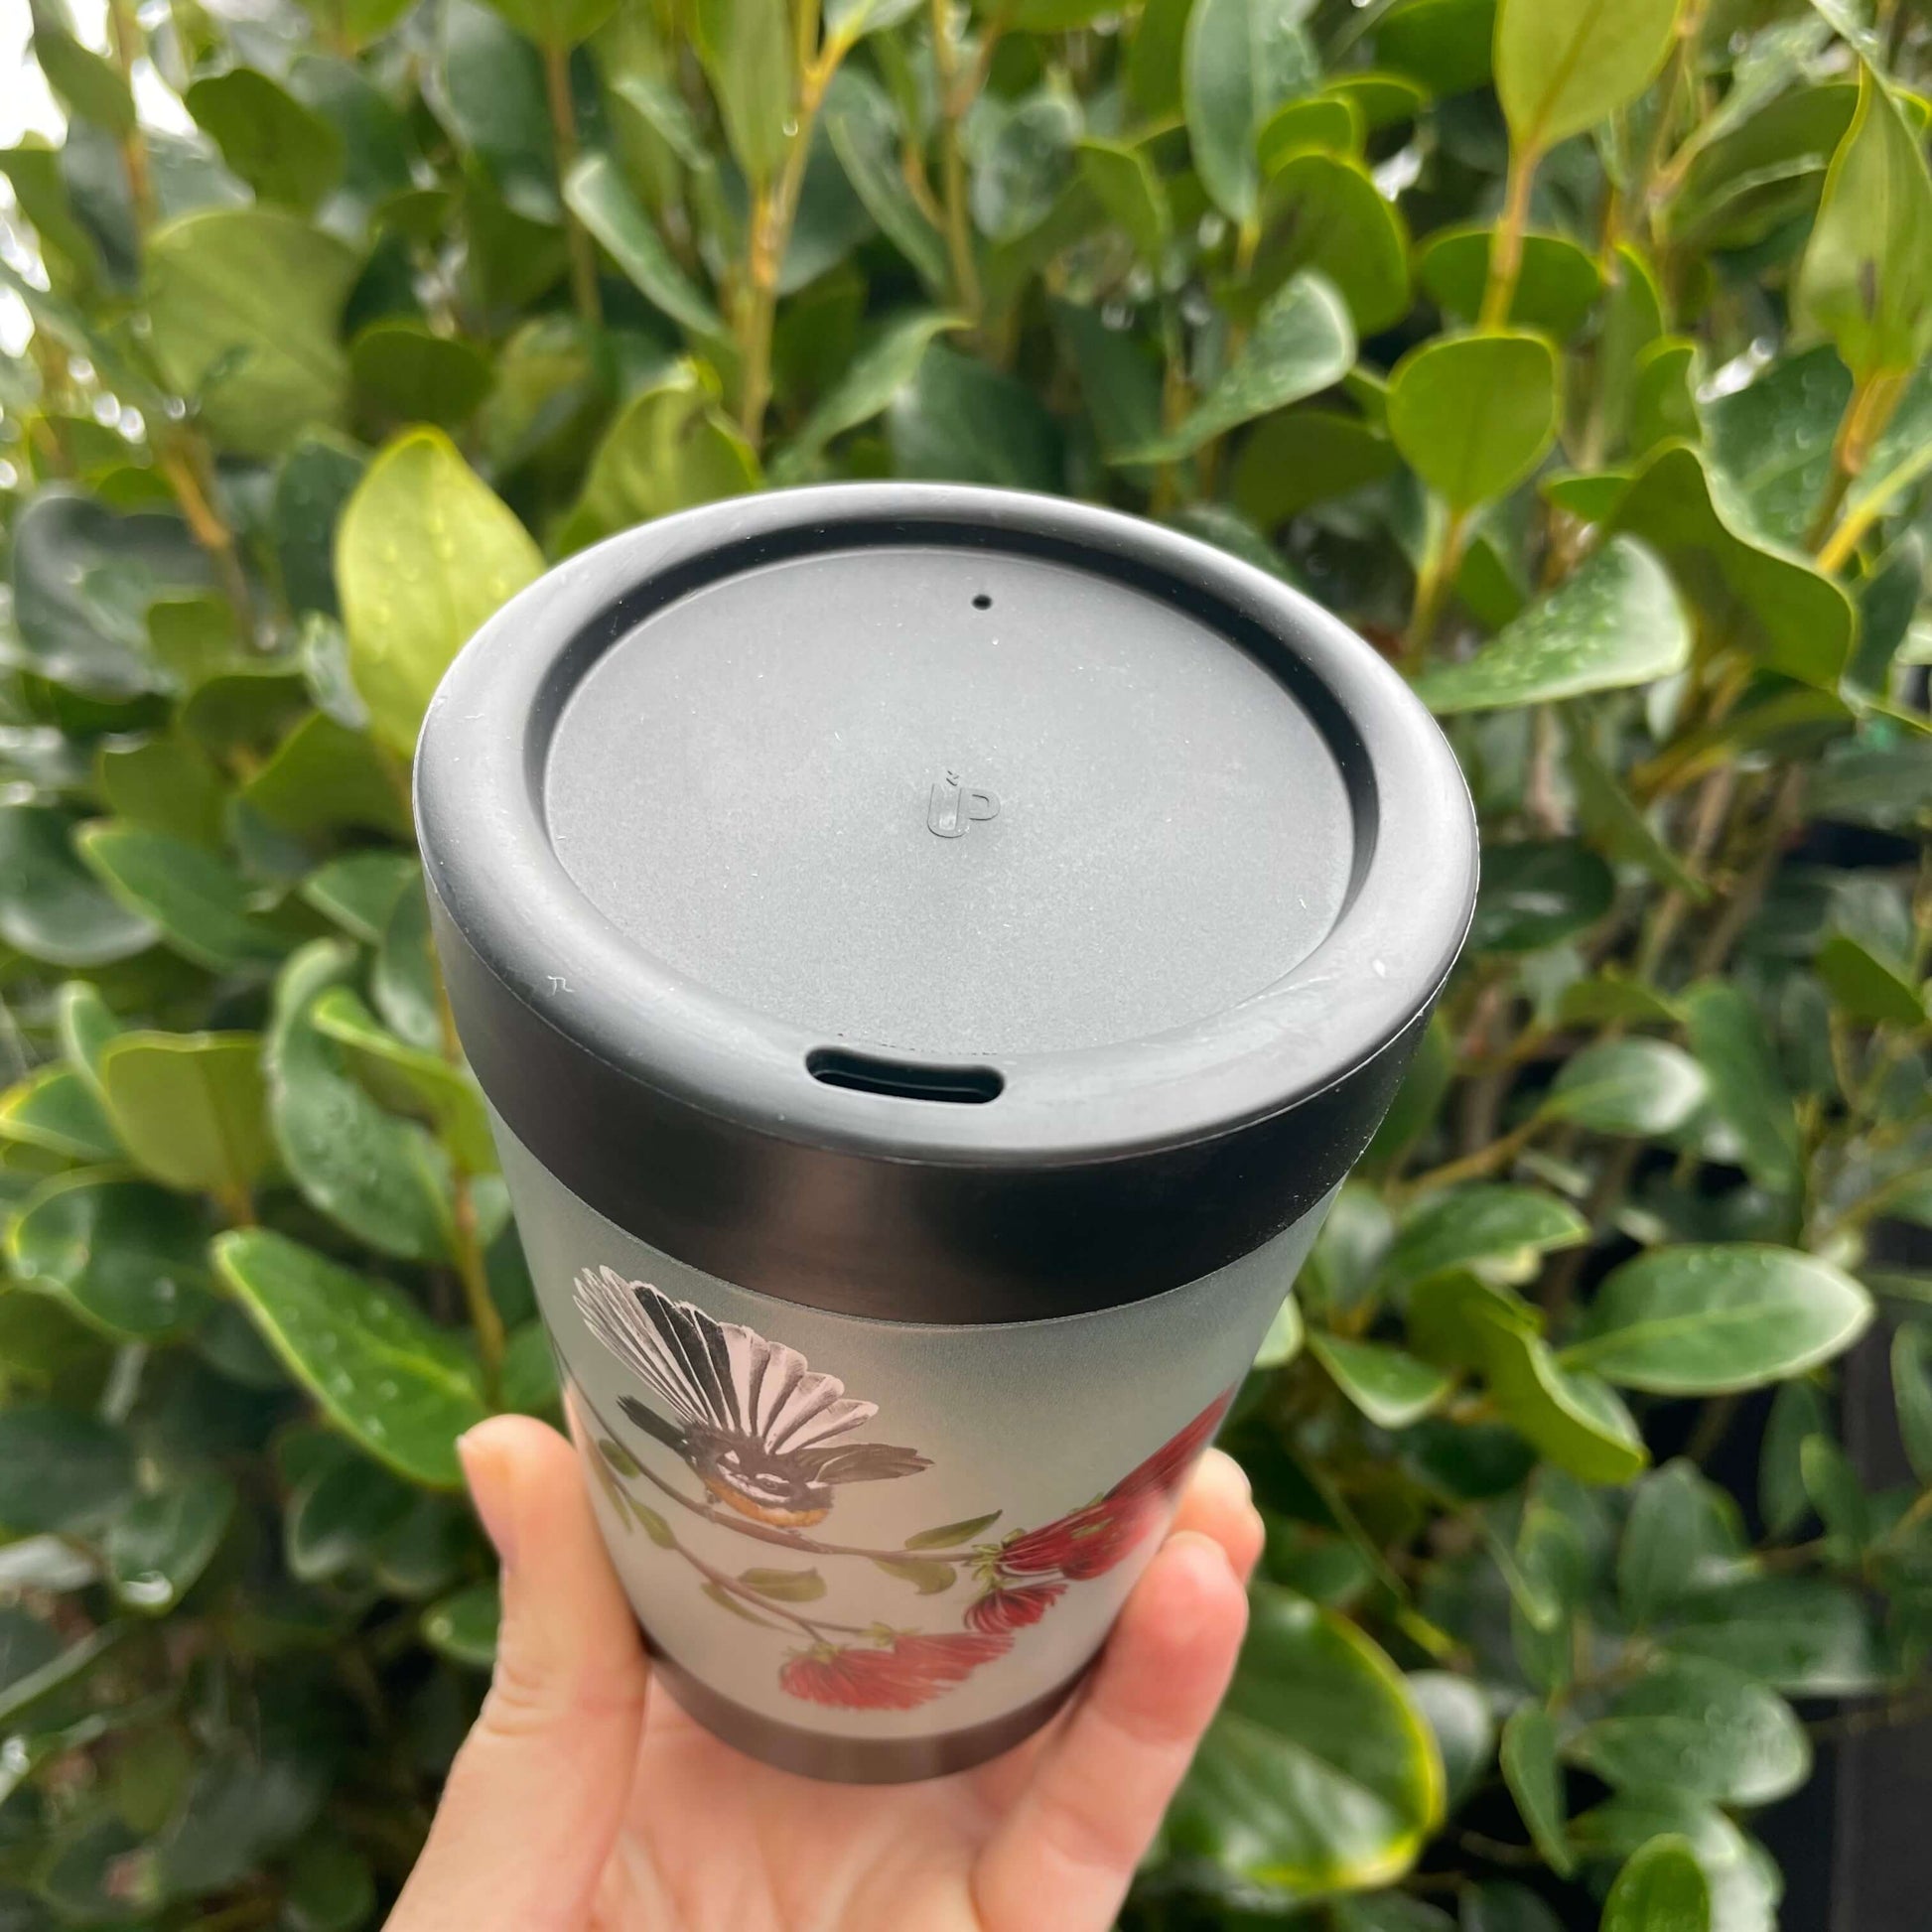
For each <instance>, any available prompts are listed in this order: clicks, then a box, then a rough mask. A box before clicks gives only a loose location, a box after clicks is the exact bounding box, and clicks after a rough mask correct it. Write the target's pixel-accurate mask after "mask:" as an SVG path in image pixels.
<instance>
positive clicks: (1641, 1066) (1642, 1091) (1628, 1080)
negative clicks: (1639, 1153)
mask: <svg viewBox="0 0 1932 1932" xmlns="http://www.w3.org/2000/svg"><path fill="white" fill-rule="evenodd" d="M1710 1090H1711V1083H1710V1081H1709V1080H1708V1079H1707V1078H1706V1076H1705V1072H1704V1069H1703V1068H1702V1067H1701V1066H1700V1065H1699V1064H1698V1063H1697V1061H1696V1060H1694V1059H1692V1058H1691V1056H1690V1055H1689V1054H1688V1053H1686V1052H1685V1051H1683V1049H1682V1048H1681V1047H1676V1046H1671V1045H1668V1044H1667V1043H1666V1042H1665V1041H1663V1040H1661V1039H1609V1040H1603V1041H1600V1042H1599V1043H1598V1044H1597V1045H1594V1046H1587V1047H1585V1048H1584V1050H1583V1051H1582V1052H1581V1053H1579V1054H1577V1055H1576V1057H1575V1058H1573V1059H1569V1060H1566V1061H1565V1062H1564V1064H1563V1069H1562V1071H1561V1072H1559V1073H1558V1075H1557V1077H1556V1080H1555V1083H1554V1084H1553V1085H1552V1086H1551V1088H1550V1094H1549V1098H1548V1099H1546V1100H1545V1101H1544V1103H1543V1111H1544V1112H1545V1114H1547V1115H1548V1116H1549V1117H1550V1118H1551V1119H1553V1120H1568V1121H1574V1122H1575V1123H1576V1124H1577V1125H1578V1126H1579V1127H1587V1128H1588V1129H1589V1130H1590V1131H1591V1132H1592V1133H1596V1134H1625V1135H1631V1136H1634V1137H1636V1138H1644V1137H1646V1136H1649V1135H1653V1134H1670V1133H1674V1132H1675V1131H1676V1130H1677V1129H1678V1128H1680V1127H1682V1126H1683V1125H1684V1123H1685V1122H1686V1121H1687V1120H1689V1119H1690V1117H1691V1115H1692V1114H1693V1113H1694V1112H1696V1110H1697V1109H1698V1108H1699V1107H1700V1106H1702V1105H1703V1103H1704V1101H1705V1099H1706V1097H1707V1096H1708V1095H1709V1093H1710Z"/></svg>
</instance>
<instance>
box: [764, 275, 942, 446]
mask: <svg viewBox="0 0 1932 1932" xmlns="http://www.w3.org/2000/svg"><path fill="white" fill-rule="evenodd" d="M961 327H963V325H962V323H961V322H960V320H959V319H958V318H957V317H955V316H944V315H932V314H928V313H924V312H914V313H913V314H910V315H903V316H899V317H897V318H896V319H895V320H893V321H892V322H889V323H887V324H885V325H884V326H883V327H882V328H881V330H880V332H879V334H878V335H877V336H876V337H875V338H874V339H873V340H872V342H871V343H870V344H869V345H867V346H866V347H865V348H864V349H862V350H861V351H860V352H859V353H858V354H857V355H856V356H854V358H853V360H852V362H851V364H850V366H849V367H848V368H847V369H846V371H845V373H844V374H843V375H841V376H840V377H839V379H838V381H837V382H836V383H834V384H833V386H832V387H831V388H830V389H829V390H827V392H826V393H825V394H824V395H823V396H821V397H820V398H819V400H818V401H817V403H815V404H814V405H813V408H812V412H811V414H810V415H809V416H807V417H806V418H805V420H804V422H803V423H801V424H800V425H799V427H798V431H797V434H796V435H795V436H793V438H792V440H791V442H790V444H789V445H788V446H787V447H786V449H785V452H784V456H783V459H782V461H781V464H780V465H778V466H774V480H776V481H779V482H783V481H785V480H786V479H787V478H788V477H789V476H790V474H791V473H792V471H793V470H794V469H796V468H798V467H800V466H803V465H806V464H809V462H810V461H811V459H812V458H814V457H816V456H817V455H818V454H819V452H820V451H821V450H823V449H824V448H825V446H826V445H827V444H828V443H830V442H831V441H832V439H833V438H834V437H836V436H841V435H843V434H844V433H845V431H847V430H849V429H857V428H858V427H859V425H860V424H862V423H868V422H870V421H872V419H873V418H874V417H875V416H877V415H879V414H880V413H881V412H882V411H883V410H884V409H886V408H887V407H888V405H890V403H891V402H892V400H893V398H894V397H895V396H896V395H897V394H898V392H899V391H900V390H901V389H902V388H904V386H905V385H906V384H907V383H908V382H910V381H911V380H912V378H913V377H914V376H915V375H916V374H917V373H918V368H919V363H920V362H921V360H923V358H924V356H925V351H926V347H927V345H929V344H930V343H932V342H933V341H934V340H935V339H936V338H937V337H939V336H942V335H944V334H945V333H946V332H947V331H948V330H952V329H958V328H961Z"/></svg>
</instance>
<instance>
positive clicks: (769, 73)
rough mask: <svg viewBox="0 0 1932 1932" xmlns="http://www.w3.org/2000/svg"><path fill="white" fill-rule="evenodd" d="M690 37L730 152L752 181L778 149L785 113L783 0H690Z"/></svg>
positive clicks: (771, 166)
mask: <svg viewBox="0 0 1932 1932" xmlns="http://www.w3.org/2000/svg"><path fill="white" fill-rule="evenodd" d="M692 29H693V34H692V37H693V39H694V41H695V42H696V45H697V51H698V58H699V59H700V60H701V61H702V62H703V63H704V69H705V75H706V77H707V78H708V79H709V80H710V82H711V87H712V92H713V93H714V94H715V95H716V96H717V100H718V107H719V111H720V113H721V114H722V115H723V117H724V122H725V132H726V135H727V137H728V138H729V139H730V141H731V148H732V153H733V154H734V155H736V156H737V157H738V165H739V166H740V167H741V168H743V169H744V170H745V173H746V175H747V177H748V178H749V179H750V180H751V181H752V182H753V184H754V185H758V184H761V183H763V182H767V181H769V180H770V179H771V176H772V175H773V174H774V173H775V172H776V169H777V166H778V162H779V160H780V158H781V157H782V156H783V153H784V146H785V136H784V132H783V129H784V124H785V122H786V121H787V120H789V119H790V118H791V111H792V79H791V22H790V19H789V17H788V16H787V14H786V11H785V8H784V5H783V0H696V4H695V6H694V9H693V15H692Z"/></svg>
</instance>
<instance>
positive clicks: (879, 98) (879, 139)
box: [824, 66, 949, 295]
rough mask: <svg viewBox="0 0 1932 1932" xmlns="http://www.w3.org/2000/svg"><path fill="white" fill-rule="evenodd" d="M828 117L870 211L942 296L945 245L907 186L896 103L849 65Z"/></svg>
mask: <svg viewBox="0 0 1932 1932" xmlns="http://www.w3.org/2000/svg"><path fill="white" fill-rule="evenodd" d="M824 121H825V132H826V137H827V139H828V140H830V142H831V144H832V151H833V152H834V153H835V154H836V155H837V156H838V159H839V165H840V166H841V167H842V168H843V169H844V170H845V174H846V179H847V180H848V181H849V182H850V183H851V184H852V189H853V193H854V194H856V195H857V196H858V197H859V199H860V201H861V202H863V203H864V204H865V207H866V211H867V213H869V214H870V215H871V216H872V218H873V219H874V220H875V221H877V222H878V223H879V227H880V230H881V232H882V233H884V234H885V235H887V236H889V237H890V238H891V240H892V243H893V246H894V247H895V248H897V250H898V252H899V253H900V254H901V255H903V256H904V257H905V259H906V260H907V261H908V262H910V263H911V265H912V267H913V268H914V269H915V270H916V271H917V273H918V276H919V279H920V280H921V281H922V282H923V283H924V284H925V286H926V287H927V288H928V289H929V290H931V291H932V292H933V293H934V294H935V295H943V293H944V292H945V290H946V288H947V286H948V275H949V270H948V268H947V265H946V244H945V241H944V238H943V237H942V236H941V235H940V233H939V230H938V229H937V228H936V227H935V226H934V225H933V223H932V220H931V218H930V217H929V216H928V214H927V212H926V210H925V209H924V208H923V207H920V205H919V203H918V202H917V201H916V200H915V199H914V197H913V194H912V191H911V189H910V188H909V187H908V186H907V184H906V180H905V176H904V173H903V171H902V169H901V167H900V162H899V123H898V118H897V114H896V113H895V111H894V108H893V104H892V102H891V101H890V100H889V99H888V98H887V97H886V94H885V92H884V91H883V89H881V88H880V86H879V85H878V83H877V82H876V81H874V80H872V79H871V78H869V77H868V76H867V75H865V74H863V73H861V72H859V71H858V70H857V69H855V68H853V67H851V66H846V67H844V68H841V69H839V71H838V72H837V73H836V74H835V75H834V76H833V78H832V84H831V86H830V87H829V88H827V89H826V94H825V109H824Z"/></svg>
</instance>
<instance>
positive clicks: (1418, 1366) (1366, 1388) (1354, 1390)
mask: <svg viewBox="0 0 1932 1932" xmlns="http://www.w3.org/2000/svg"><path fill="white" fill-rule="evenodd" d="M1309 1346H1310V1348H1311V1350H1312V1351H1313V1353H1314V1356H1315V1359H1316V1360H1317V1361H1319V1362H1320V1364H1321V1366H1322V1367H1323V1368H1325V1369H1326V1370H1327V1371H1328V1374H1329V1376H1330V1377H1331V1378H1332V1380H1333V1381H1334V1384H1335V1387H1336V1388H1338V1389H1339V1390H1340V1391H1341V1392H1342V1394H1343V1395H1345V1396H1346V1397H1347V1398H1348V1400H1349V1401H1350V1402H1352V1403H1353V1404H1354V1405H1355V1407H1356V1408H1357V1409H1359V1410H1360V1411H1361V1412H1362V1414H1363V1415H1365V1416H1366V1417H1367V1418H1368V1419H1369V1421H1370V1422H1372V1423H1374V1424H1375V1425H1376V1426H1377V1427H1378V1428H1381V1429H1407V1428H1408V1427H1409V1426H1410V1424H1411V1423H1415V1422H1420V1421H1421V1420H1422V1418H1423V1417H1424V1416H1426V1415H1428V1414H1429V1412H1430V1411H1431V1410H1432V1409H1434V1408H1436V1407H1437V1405H1438V1404H1439V1403H1441V1401H1442V1400H1443V1398H1444V1397H1445V1396H1446V1395H1448V1394H1449V1389H1450V1387H1451V1385H1452V1382H1453V1377H1451V1376H1449V1375H1448V1374H1446V1373H1445V1372H1444V1371H1443V1370H1442V1369H1440V1368H1437V1367H1435V1366H1434V1365H1433V1364H1431V1363H1429V1362H1421V1361H1418V1360H1417V1359H1416V1358H1415V1356H1413V1355H1411V1354H1408V1353H1406V1352H1405V1351H1404V1350H1402V1349H1400V1348H1391V1347H1389V1346H1387V1345H1386V1344H1385V1343H1382V1342H1373V1341H1347V1340H1344V1339H1343V1338H1342V1337H1340V1336H1338V1335H1327V1334H1323V1333H1322V1332H1321V1331H1320V1330H1318V1329H1317V1330H1315V1331H1314V1332H1312V1333H1311V1335H1310V1336H1309Z"/></svg>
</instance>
